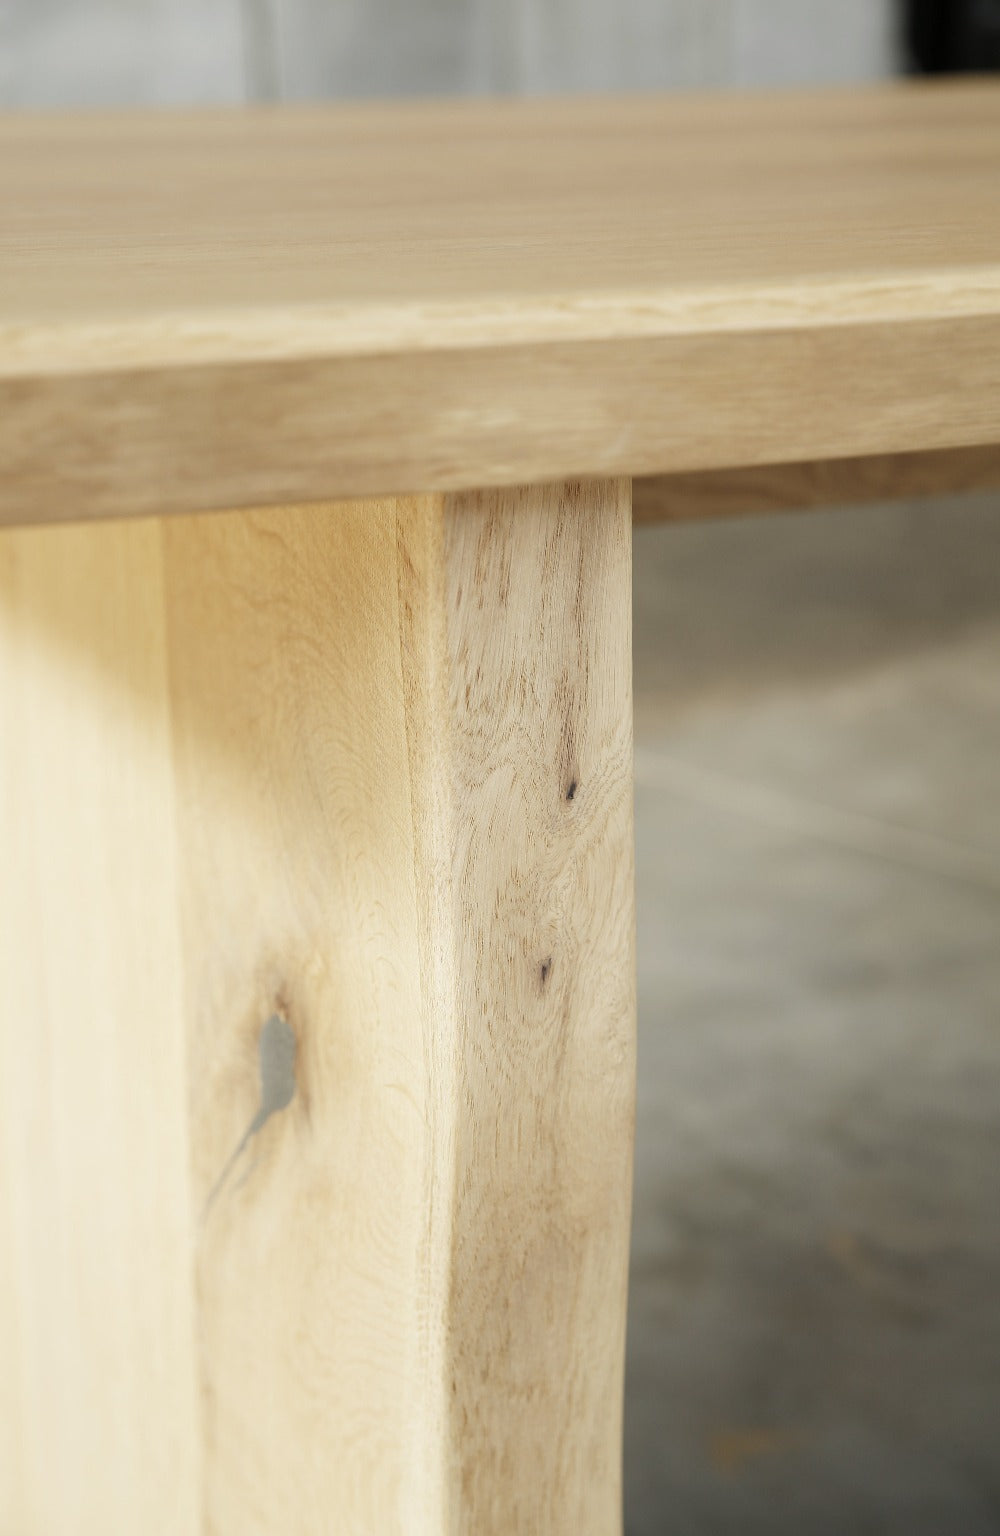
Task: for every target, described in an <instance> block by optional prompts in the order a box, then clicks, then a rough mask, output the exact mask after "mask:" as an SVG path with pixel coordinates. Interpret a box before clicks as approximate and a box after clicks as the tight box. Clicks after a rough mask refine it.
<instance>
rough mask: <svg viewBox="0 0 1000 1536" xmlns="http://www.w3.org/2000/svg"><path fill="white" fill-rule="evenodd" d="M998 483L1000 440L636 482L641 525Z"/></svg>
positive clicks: (801, 508)
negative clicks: (981, 444) (972, 445)
mask: <svg viewBox="0 0 1000 1536" xmlns="http://www.w3.org/2000/svg"><path fill="white" fill-rule="evenodd" d="M998 487H1000V445H996V444H994V445H991V446H989V447H984V448H950V449H942V450H939V451H937V452H929V453H901V454H873V455H871V457H869V458H864V459H817V460H814V461H812V462H809V463H805V464H762V465H759V466H751V467H749V468H747V467H744V468H742V469H721V470H704V471H702V472H700V473H696V474H691V475H654V476H649V477H647V478H645V479H639V480H636V481H634V482H633V486H632V516H633V520H634V521H635V522H636V523H637V524H644V523H678V522H690V521H692V520H697V519H699V518H703V517H746V516H752V515H754V514H759V513H764V512H799V511H804V510H807V509H808V508H811V507H832V506H840V505H843V506H849V505H851V504H852V503H864V502H875V501H901V500H904V499H919V498H921V497H925V496H945V495H950V494H955V493H959V492H971V491H991V490H996V489H997V488H998Z"/></svg>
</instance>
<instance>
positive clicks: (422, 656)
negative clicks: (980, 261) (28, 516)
mask: <svg viewBox="0 0 1000 1536" xmlns="http://www.w3.org/2000/svg"><path fill="white" fill-rule="evenodd" d="M0 572H2V580H0V729H2V733H3V752H2V753H0V764H2V766H0V774H2V777H0V785H2V798H0V836H2V839H3V846H4V850H5V856H4V860H3V862H2V865H0V903H2V906H0V915H2V918H3V923H2V927H0V961H2V965H3V972H2V975H3V986H2V991H0V998H2V1001H0V1067H2V1077H0V1092H2V1094H3V1133H2V1134H3V1141H2V1143H0V1147H2V1151H3V1163H2V1166H0V1252H2V1262H0V1348H2V1350H3V1355H2V1358H0V1414H2V1418H0V1469H2V1470H3V1471H4V1474H5V1475H4V1476H3V1477H0V1528H2V1529H4V1530H7V1529H12V1530H16V1531H18V1532H20V1531H21V1530H31V1531H34V1530H42V1531H44V1532H45V1533H46V1536H50V1533H60V1536H61V1533H63V1532H66V1533H72V1536H90V1533H91V1532H94V1533H97V1532H100V1533H101V1536H104V1533H105V1532H107V1531H110V1530H125V1529H127V1530H142V1531H145V1532H154V1533H155V1532H164V1533H167V1532H170V1533H174V1532H178V1531H183V1532H185V1533H187V1532H196V1531H199V1530H202V1531H205V1532H206V1533H208V1532H211V1533H221V1536H228V1533H236V1532H239V1533H240V1536H254V1533H260V1536H264V1533H268V1536H272V1533H273V1532H275V1531H281V1532H282V1533H283V1536H299V1533H303V1536H305V1533H310V1536H311V1533H319V1532H324V1533H325V1532H327V1531H329V1530H331V1529H336V1530H337V1531H338V1532H344V1533H348V1536H349V1533H353V1532H357V1533H359V1536H370V1533H372V1532H379V1533H382V1532H388V1533H392V1532H399V1533H406V1536H411V1533H416V1536H420V1533H425V1532H426V1533H428V1536H430V1533H433V1536H442V1533H456V1536H457V1533H465V1532H469V1533H472V1532H475V1533H477V1536H480V1533H483V1536H488V1533H492V1532H496V1533H504V1536H505V1533H509V1532H518V1531H524V1532H532V1533H534V1532H551V1533H563V1532H565V1533H567V1536H568V1533H574V1536H575V1533H579V1532H583V1533H587V1532H594V1533H598V1532H600V1533H602V1536H605V1533H607V1532H613V1531H615V1530H616V1529H619V1528H620V1451H621V1408H622V1371H623V1346H624V1318H625V1290H626V1261H627V1246H628V1227H629V1204H630V1181H631V1155H632V1154H631V1141H632V1117H633V1076H634V1058H633V1050H634V989H633V958H634V957H633V915H632V822H631V697H630V689H631V680H630V604H629V597H630V506H629V494H628V486H627V482H621V481H618V482H609V483H606V484H597V485H580V484H574V485H568V486H565V487H550V488H547V489H533V490H525V491H509V492H502V493H492V492H490V493H482V494H479V495H470V496H463V497H453V498H449V497H445V498H442V497H424V498H422V499H419V500H414V501H409V502H380V503H369V504H353V505H338V506H327V507H318V508H310V509H282V510H280V511H272V512H268V513H248V514H222V515H214V516H208V517H203V518H177V519H173V520H169V521H167V520H157V521H146V522H137V523H135V524H132V525H114V524H109V525H105V526H103V527H90V528H88V527H83V528H79V529H73V530H30V531H23V532H18V533H10V532H8V533H6V534H5V535H3V536H0ZM272 1019H278V1020H280V1021H283V1023H282V1024H281V1026H280V1027H281V1028H282V1029H284V1030H285V1031H286V1032H290V1036H291V1039H292V1044H293V1046H294V1053H295V1055H294V1077H293V1079H292V1080H291V1084H290V1090H289V1094H288V1097H287V1098H286V1100H285V1101H283V1102H284V1107H280V1108H277V1109H275V1110H274V1112H273V1113H271V1114H266V1115H263V1114H260V1113H259V1110H260V1108H261V1100H262V1083H261V1073H260V1059H259V1048H260V1042H261V1036H262V1030H264V1031H265V1032H266V1029H267V1028H268V1027H269V1025H268V1021H269V1020H272ZM268 1094H269V1090H268V1088H267V1084H266V1083H265V1084H264V1088H263V1098H264V1101H265V1102H264V1109H266V1108H267V1106H268V1102H269V1099H268ZM272 1101H273V1095H272ZM248 1131H250V1132H252V1134H250V1135H248V1134H247V1133H248ZM12 1254H13V1258H14V1262H13V1263H10V1262H9V1259H10V1256H11V1255H12ZM11 1362H13V1364H11ZM64 1461H65V1467H66V1468H68V1473H67V1474H66V1475H64V1471H63V1463H64ZM11 1468H13V1469H14V1470H13V1472H12V1473H11V1475H10V1476H7V1475H6V1474H7V1473H8V1471H9V1470H10V1469H11ZM57 1468H58V1471H57V1470H56V1469H57Z"/></svg>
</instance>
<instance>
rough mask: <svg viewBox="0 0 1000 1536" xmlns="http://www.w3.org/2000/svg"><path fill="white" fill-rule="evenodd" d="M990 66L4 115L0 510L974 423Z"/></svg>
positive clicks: (992, 305)
mask: <svg viewBox="0 0 1000 1536" xmlns="http://www.w3.org/2000/svg"><path fill="white" fill-rule="evenodd" d="M998 179H1000V86H998V85H997V84H996V83H993V82H989V81H979V82H971V83H962V84H954V83H947V84H941V83H935V84H932V85H926V84H924V85H918V84H913V83H908V84H905V85H902V84H894V85H891V86H884V87H879V88H877V89H869V90H865V91H858V92H851V93H843V92H840V93H836V92H835V93H819V94H816V95H810V96H803V95H778V96H773V97H767V96H732V97H706V98H691V97H675V98H672V99H663V100H658V99H654V98H649V99H643V98H632V99H627V100H613V99H606V100H595V101H583V102H581V101H562V102H548V103H546V102H518V103H513V102H506V103H497V102H487V103H483V102H480V103H449V104H440V105H429V104H418V105H394V106H390V105H380V106H377V107H376V106H371V107H358V106H338V107H331V108H327V109H309V110H287V111H281V112H275V111H271V112H257V113H253V112H250V113H242V114H241V113H231V114H226V113H214V114H212V113H201V114H198V113H195V114H191V115H174V116H162V115H161V116H157V115H150V116H139V115H136V116H132V117H128V116H125V117H93V118H88V119H55V118H45V117H33V118H8V119H6V120H4V121H3V122H2V123H0V204H2V206H3V207H4V209H5V220H4V223H3V229H2V231H0V465H2V466H3V476H2V477H0V521H3V522H8V523H11V522H30V521H34V520H38V521H41V520H49V519H54V518H55V519H57V518H67V517H68V518H74V517H90V516H103V515H108V516H111V515H115V516H117V515H127V514H134V513H136V512H141V511H149V512H154V511H155V512H166V511H183V510H195V509H201V508H207V507H226V506H251V505H268V504H275V503H278V502H281V501H288V500H298V501H305V500H319V499H325V498H329V497H331V496H346V495H378V494H382V493H385V492H396V493H398V492H404V491H412V490H428V489H435V490H446V489H460V488H465V487H470V486H472V487H475V486H481V485H502V484H509V483H516V482H518V481H530V480H538V479H549V480H559V479H562V478H566V477H569V476H578V475H594V476H610V475H621V474H632V475H648V474H660V473H668V472H669V473H675V472H689V471H698V470H705V469H720V468H732V467H733V466H754V465H770V464H775V463H787V462H801V461H805V460H810V459H824V460H827V459H831V458H846V457H860V456H867V455H873V454H898V453H904V452H909V451H924V450H935V449H945V448H961V447H974V446H977V445H982V444H988V443H995V442H996V441H997V439H998V436H1000V429H998V425H997V412H996V406H995V402H996V399H997V394H998V389H1000V202H998V199H997V198H996V196H995V187H996V185H997V182H998Z"/></svg>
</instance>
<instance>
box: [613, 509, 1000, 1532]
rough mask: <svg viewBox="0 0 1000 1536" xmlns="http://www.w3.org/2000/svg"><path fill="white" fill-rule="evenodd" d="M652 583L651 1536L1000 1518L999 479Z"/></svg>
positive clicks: (642, 1163)
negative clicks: (967, 492) (969, 494)
mask: <svg viewBox="0 0 1000 1536" xmlns="http://www.w3.org/2000/svg"><path fill="white" fill-rule="evenodd" d="M635 605H636V621H635V651H636V779H637V848H638V897H639V1100H638V1136H637V1163H636V1191H635V1224H634V1236H633V1261H632V1281H631V1304H630V1314H629V1350H628V1380H627V1390H626V1467H625V1471H626V1527H627V1531H628V1532H629V1536H661V1533H669V1536H687V1533H692V1536H722V1533H727V1536H728V1533H730V1532H732V1533H737V1532H738V1533H740V1536H753V1533H757V1532H760V1533H765V1532H766V1533H768V1536H780V1533H782V1532H785V1531H788V1532H795V1536H802V1533H803V1532H808V1533H810V1536H824V1533H826V1532H831V1533H832V1532H838V1533H842V1532H845V1531H850V1532H853V1533H857V1532H873V1533H874V1532H897V1531H898V1532H901V1533H903V1532H905V1533H907V1536H924V1533H927V1536H932V1533H933V1536H941V1533H943V1532H947V1533H949V1536H978V1533H986V1532H997V1531H1000V498H969V499H967V500H962V501H957V500H956V501H953V502H937V503H926V504H923V505H921V506H917V507H878V508H864V509H852V510H841V511H837V512H833V513H824V514H819V515H817V514H803V515H802V516H800V517H798V518H795V517H789V518H778V519H769V520H756V519H755V520H752V521H746V522H734V523H728V524H715V525H704V526H702V527H697V526H691V527H676V528H662V529H654V530H639V531H637V533H636V541H635Z"/></svg>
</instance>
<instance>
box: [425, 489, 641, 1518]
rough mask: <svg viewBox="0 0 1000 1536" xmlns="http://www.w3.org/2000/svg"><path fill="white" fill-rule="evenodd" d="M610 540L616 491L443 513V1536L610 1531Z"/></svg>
mask: <svg viewBox="0 0 1000 1536" xmlns="http://www.w3.org/2000/svg"><path fill="white" fill-rule="evenodd" d="M630 540H631V508H630V496H629V489H628V486H627V484H625V483H623V482H610V483H607V484H601V485H594V484H585V485H573V486H565V487H564V486H555V487H544V488H541V487H533V488H530V489H528V490H524V491H511V492H501V493H497V492H490V493H483V494H480V495H476V496H469V497H458V498H455V499H454V500H452V501H449V503H448V507H447V535H446V545H447V577H448V629H449V659H450V667H451V744H452V745H451V752H452V765H453V767H452V774H453V778H452V784H453V805H454V833H453V843H452V849H453V878H454V935H455V970H456V989H457V1001H458V1012H457V1023H458V1031H459V1041H460V1086H459V1091H458V1094H457V1096H456V1098H457V1105H458V1114H459V1119H458V1126H457V1165H456V1186H455V1210H454V1218H453V1219H454V1235H453V1249H452V1279H451V1291H450V1313H449V1328H450V1337H451V1360H450V1366H451V1372H452V1392H453V1403H452V1433H453V1436H454V1443H455V1446H456V1450H457V1454H458V1457H459V1461H460V1466H461V1489H460V1495H459V1496H460V1507H461V1518H460V1519H459V1520H458V1521H457V1523H456V1529H459V1530H462V1531H477V1532H478V1531H491V1532H492V1531H496V1532H501V1531H526V1532H527V1531H546V1532H550V1531H551V1532H566V1533H567V1536H569V1533H571V1532H576V1533H586V1532H594V1533H595V1536H596V1533H598V1532H612V1531H614V1530H616V1529H617V1528H618V1526H619V1523H620V1519H621V1507H620V1506H621V1491H620V1484H619V1463H620V1457H621V1405H622V1369H623V1353H624V1325H625V1293H626V1283H627V1274H626V1266H627V1252H628V1230H629V1214H630V1205H631V1166H632V1163H631V1159H632V1127H633V1111H634V1105H633V1080H634V1055H633V1052H634V991H633V974H634V953H633V860H632V719H631V542H630Z"/></svg>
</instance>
